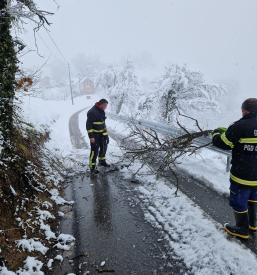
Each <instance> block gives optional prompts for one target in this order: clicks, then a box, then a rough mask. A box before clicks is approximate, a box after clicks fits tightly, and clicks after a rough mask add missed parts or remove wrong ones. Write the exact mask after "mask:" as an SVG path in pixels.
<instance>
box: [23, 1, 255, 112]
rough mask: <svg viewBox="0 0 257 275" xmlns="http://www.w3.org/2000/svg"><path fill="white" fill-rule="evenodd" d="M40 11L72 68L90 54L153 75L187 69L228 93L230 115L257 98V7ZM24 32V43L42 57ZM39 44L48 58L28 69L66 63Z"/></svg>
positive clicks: (129, 5) (50, 5)
mask: <svg viewBox="0 0 257 275" xmlns="http://www.w3.org/2000/svg"><path fill="white" fill-rule="evenodd" d="M38 3H39V5H41V6H42V5H43V8H45V9H48V10H50V11H53V12H55V15H54V16H53V17H51V18H50V21H51V22H52V23H53V24H52V25H51V27H50V28H49V29H50V31H51V36H52V37H53V38H54V40H55V41H56V43H57V45H58V47H59V48H60V50H61V51H62V53H63V55H64V56H65V58H66V59H67V60H69V61H71V60H74V57H75V56H76V55H78V54H84V55H87V56H97V57H98V58H100V59H101V60H103V61H107V62H118V61H119V60H121V59H122V58H126V57H131V58H134V59H135V60H137V61H138V62H139V63H140V66H141V67H144V64H145V67H147V68H148V69H149V67H151V68H152V70H157V69H159V68H160V67H161V66H163V65H165V64H168V63H176V64H187V65H188V66H189V67H190V68H192V69H195V70H199V71H201V72H202V73H203V74H204V76H205V78H207V79H208V80H209V81H214V82H217V83H223V84H226V85H227V87H228V89H229V92H230V94H229V97H228V98H227V99H226V101H225V104H226V106H227V107H228V108H231V110H234V109H235V108H239V106H238V104H239V103H240V102H241V101H242V100H243V99H244V98H245V97H249V96H256V91H257V77H256V73H257V53H256V49H257V32H256V29H257V16H256V13H257V1H256V0H244V1H242V0H226V1H224V0H215V1H214V0H213V1H206V0H58V4H59V5H60V7H59V8H58V7H57V6H56V4H55V3H54V2H52V1H51V0H44V1H42V0H41V1H39V0H38ZM25 27H26V29H27V32H26V33H24V34H23V37H24V40H25V42H26V43H27V44H30V47H31V48H32V49H35V47H34V39H33V35H32V32H31V30H30V29H29V26H25ZM37 43H38V47H39V52H40V54H41V55H42V56H44V58H42V57H38V56H37V54H36V53H35V52H31V53H29V54H27V55H26V56H25V57H24V65H25V66H27V67H33V68H36V67H38V66H40V64H42V63H43V62H44V60H45V59H46V58H50V60H52V61H54V60H55V58H59V59H60V58H62V57H61V55H60V53H59V52H58V51H57V49H56V48H55V46H54V45H53V43H52V42H51V40H50V38H49V37H48V35H47V34H46V32H45V31H44V30H42V31H40V32H39V34H38V35H37ZM234 102H236V106H233V105H232V103H234Z"/></svg>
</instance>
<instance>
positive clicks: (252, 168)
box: [213, 114, 257, 186]
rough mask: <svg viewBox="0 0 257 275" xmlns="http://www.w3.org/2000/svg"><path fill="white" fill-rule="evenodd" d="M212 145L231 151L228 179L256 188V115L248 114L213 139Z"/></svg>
mask: <svg viewBox="0 0 257 275" xmlns="http://www.w3.org/2000/svg"><path fill="white" fill-rule="evenodd" d="M213 144H214V145H215V146H217V147H219V148H221V149H225V150H232V167H231V176H230V179H231V181H232V182H233V183H237V184H240V185H244V186H257V114H249V115H246V116H245V117H243V118H242V119H240V120H239V121H237V122H235V123H234V124H233V125H231V126H230V127H229V128H228V130H227V131H226V132H225V133H223V134H217V135H214V137H213Z"/></svg>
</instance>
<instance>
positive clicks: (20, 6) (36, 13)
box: [1, 0, 53, 30]
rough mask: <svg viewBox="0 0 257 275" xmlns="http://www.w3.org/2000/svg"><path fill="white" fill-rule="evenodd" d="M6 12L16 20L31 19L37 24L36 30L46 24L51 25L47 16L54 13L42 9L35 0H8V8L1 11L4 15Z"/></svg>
mask: <svg viewBox="0 0 257 275" xmlns="http://www.w3.org/2000/svg"><path fill="white" fill-rule="evenodd" d="M6 14H7V15H8V16H10V17H12V18H13V19H14V20H15V21H22V20H26V19H27V20H30V21H32V22H34V23H35V24H36V27H35V30H38V29H39V28H40V27H42V26H45V25H50V22H49V21H48V19H47V16H49V15H53V13H51V12H48V11H45V10H41V9H39V8H38V7H37V5H36V4H35V2H34V1H33V0H8V4H7V6H6V10H5V11H3V10H2V12H1V15H2V16H6Z"/></svg>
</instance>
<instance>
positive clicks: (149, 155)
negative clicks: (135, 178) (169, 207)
mask: <svg viewBox="0 0 257 275" xmlns="http://www.w3.org/2000/svg"><path fill="white" fill-rule="evenodd" d="M179 117H183V118H187V119H189V120H192V121H194V122H195V127H196V129H195V130H191V129H187V127H186V126H184V125H182V123H181V122H180V121H179ZM177 126H178V127H177V129H174V134H170V135H162V134H159V133H157V132H156V131H155V130H154V129H149V128H145V127H142V125H138V124H137V123H136V122H135V121H134V122H133V121H132V122H131V133H130V135H129V136H128V137H127V138H125V139H124V140H123V143H122V145H121V147H122V150H123V151H125V159H126V160H127V162H128V163H129V164H128V166H130V165H132V164H133V163H135V162H139V163H140V165H139V166H140V168H139V169H138V170H137V172H136V173H138V172H139V171H140V170H141V168H143V167H144V166H147V167H148V168H150V170H151V171H152V172H153V173H154V174H157V175H162V176H167V175H168V176H169V177H170V173H171V174H172V175H173V176H174V177H175V179H176V181H177V190H178V176H177V164H179V161H180V160H181V159H182V158H183V157H185V156H191V155H193V154H195V153H196V152H197V151H199V150H200V149H201V148H204V147H207V146H208V145H210V144H209V143H206V144H203V145H197V143H195V142H194V141H195V140H197V139H198V138H200V137H204V136H208V135H209V134H210V133H211V131H210V130H203V129H202V128H201V127H200V124H199V122H198V121H197V120H196V119H194V118H192V117H190V116H187V115H183V114H181V113H180V112H179V110H178V118H177ZM176 192H177V191H176Z"/></svg>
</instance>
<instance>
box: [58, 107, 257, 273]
mask: <svg viewBox="0 0 257 275" xmlns="http://www.w3.org/2000/svg"><path fill="white" fill-rule="evenodd" d="M78 114H79V112H78V113H76V114H74V115H73V116H72V117H71V120H70V132H71V137H72V136H74V137H76V136H77V137H80V138H78V139H74V138H73V140H77V143H74V141H73V145H74V146H75V147H76V148H84V146H86V145H85V142H84V141H83V142H84V144H83V142H82V139H83V138H82V135H81V133H80V132H79V128H78V120H77V119H78ZM81 138H82V139H81ZM76 144H78V145H76ZM81 144H83V146H82V145H81ZM79 146H82V147H79ZM224 169H225V168H224ZM171 182H172V177H171ZM171 184H172V183H171ZM180 190H181V191H182V192H183V193H184V194H186V195H187V196H188V197H189V198H190V199H191V200H192V201H194V202H195V203H196V204H197V205H198V206H200V208H201V209H203V210H204V211H205V213H206V215H208V216H209V217H211V218H212V219H213V220H215V221H216V222H218V223H220V224H223V223H224V222H233V215H232V211H231V209H230V207H229V205H228V198H227V197H226V196H222V195H220V194H218V193H217V192H215V191H213V190H212V189H210V188H208V187H206V186H205V185H204V184H201V183H200V182H199V180H196V179H194V178H192V177H190V176H188V175H185V174H183V173H182V174H181V175H180ZM65 195H66V198H67V199H70V200H74V201H75V205H74V208H73V211H71V212H69V214H68V215H67V217H66V218H65V219H64V220H63V222H62V228H63V231H64V232H67V233H71V234H73V235H75V237H76V244H75V246H74V249H73V251H72V252H68V253H66V255H65V256H66V260H65V261H64V264H63V265H62V267H61V268H60V269H59V270H58V271H55V273H54V274H67V273H68V272H74V273H76V274H119V275H123V274H124V275H130V274H138V275H144V274H146V275H150V274H164V275H165V274H170V275H171V274H190V271H188V270H187V268H186V267H185V266H184V264H183V263H182V262H180V261H178V260H175V259H174V258H175V255H172V252H170V248H168V244H167V243H166V241H164V240H163V237H162V235H161V233H159V232H156V230H155V229H153V228H152V227H151V225H150V224H148V223H146V222H145V221H144V216H143V212H142V210H141V208H140V201H139V200H138V199H137V194H136V193H135V191H134V185H133V183H131V182H129V181H127V180H124V179H123V178H122V176H121V174H120V173H119V172H115V173H112V174H107V176H106V177H102V176H99V177H97V178H95V179H90V178H87V177H85V178H84V179H80V178H77V179H74V181H73V182H72V184H71V185H70V186H69V187H68V188H66V194H65ZM233 241H235V240H234V239H233ZM242 244H243V245H245V246H247V247H248V248H250V249H251V250H252V251H253V252H254V253H255V254H257V240H256V238H255V237H254V236H253V237H252V239H251V240H248V241H244V242H242ZM68 260H70V261H68ZM103 261H105V262H106V265H105V266H104V267H103V268H101V267H100V263H101V262H103ZM87 271H89V272H90V273H86V272H87Z"/></svg>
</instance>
